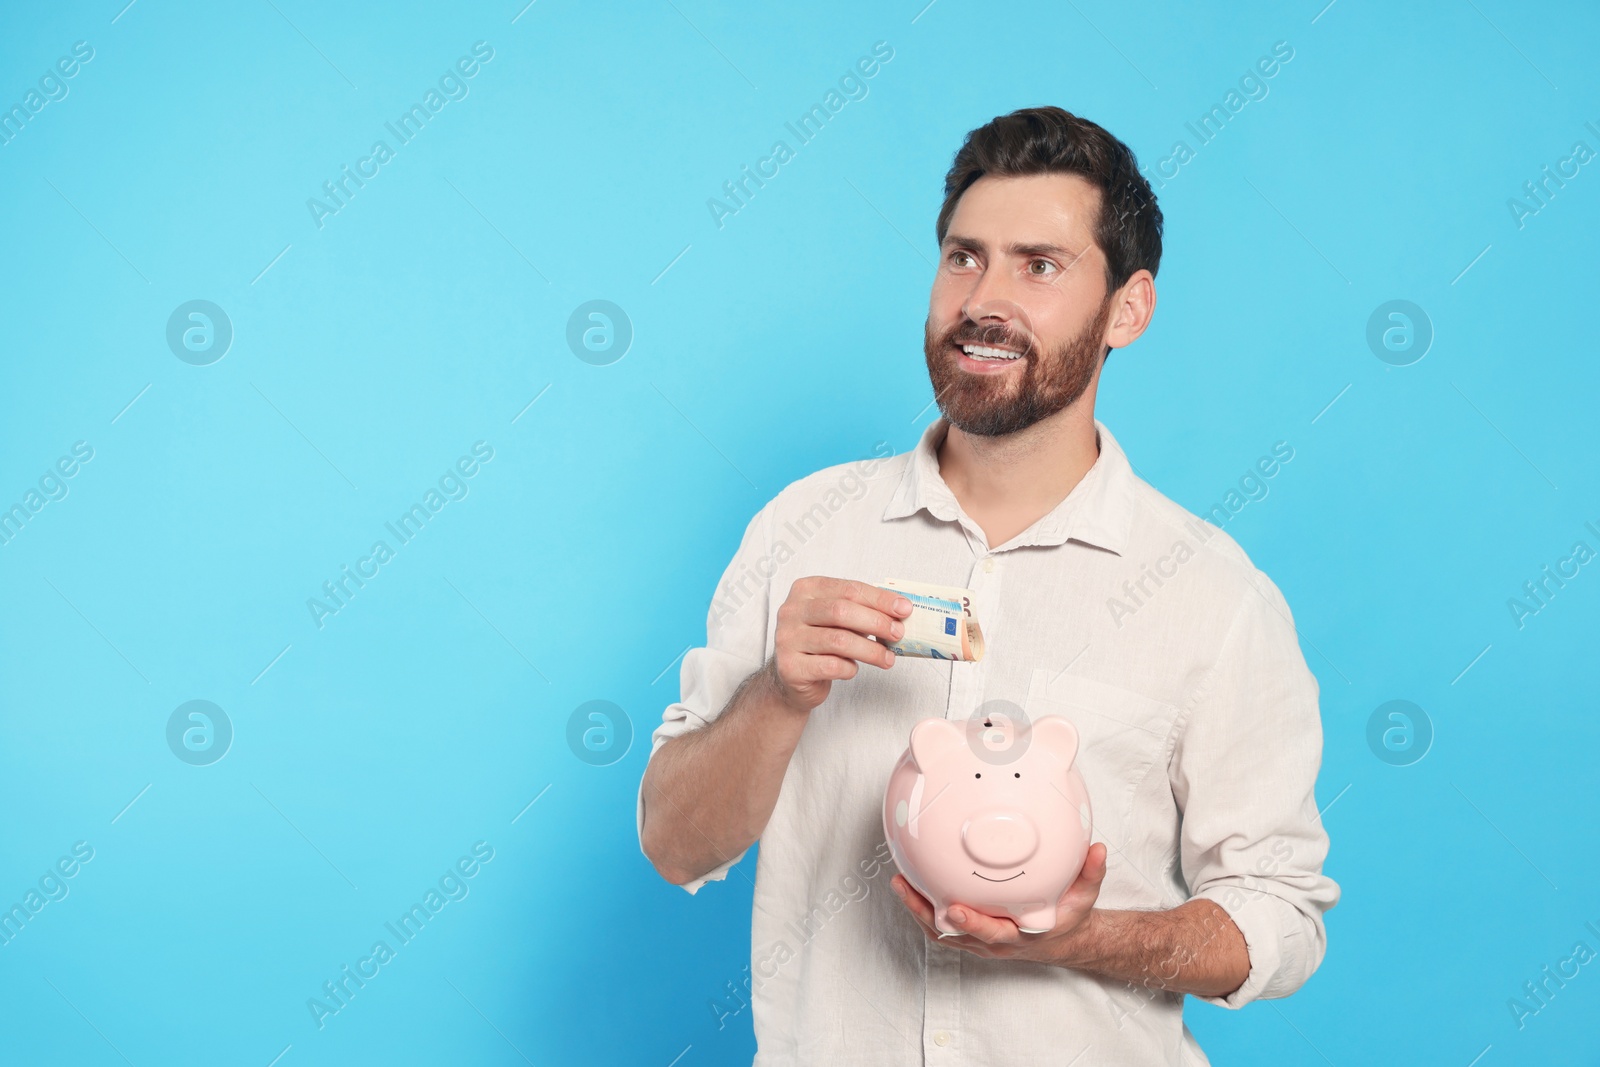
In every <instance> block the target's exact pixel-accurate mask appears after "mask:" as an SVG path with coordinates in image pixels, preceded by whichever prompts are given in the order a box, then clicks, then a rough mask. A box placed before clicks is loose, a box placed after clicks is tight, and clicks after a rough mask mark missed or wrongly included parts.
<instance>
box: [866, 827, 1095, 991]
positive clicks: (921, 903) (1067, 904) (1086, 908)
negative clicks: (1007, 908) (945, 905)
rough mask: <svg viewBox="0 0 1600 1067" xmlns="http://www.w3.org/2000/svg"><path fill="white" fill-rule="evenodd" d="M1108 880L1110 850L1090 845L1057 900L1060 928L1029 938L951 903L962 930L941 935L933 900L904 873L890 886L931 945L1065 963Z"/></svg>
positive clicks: (955, 922) (952, 915) (1007, 924)
mask: <svg viewBox="0 0 1600 1067" xmlns="http://www.w3.org/2000/svg"><path fill="white" fill-rule="evenodd" d="M1105 876H1106V846H1105V845H1103V844H1101V843H1099V842H1096V843H1095V844H1093V845H1090V846H1089V854H1088V856H1087V857H1086V858H1085V859H1084V861H1083V870H1082V871H1080V872H1079V873H1078V877H1077V879H1076V880H1074V881H1073V883H1072V884H1071V885H1069V886H1068V887H1067V889H1066V891H1065V892H1064V893H1062V894H1061V899H1060V900H1058V901H1057V902H1056V924H1055V926H1054V927H1052V928H1051V929H1049V930H1047V931H1045V932H1044V933H1042V934H1026V933H1023V932H1022V931H1021V930H1020V929H1019V928H1018V927H1017V924H1016V923H1015V922H1013V921H1011V920H1010V919H997V918H995V917H994V916H992V915H985V914H983V913H981V912H978V911H976V910H974V909H972V908H969V907H967V906H966V905H963V904H951V905H950V912H949V918H950V922H951V924H952V925H954V926H955V927H957V928H958V929H959V930H961V931H962V932H961V933H960V934H957V935H955V936H946V937H941V936H940V935H939V931H938V929H936V928H935V927H934V925H933V913H934V908H933V904H932V903H931V902H929V900H928V898H927V897H924V896H923V895H922V894H921V893H919V892H917V891H916V889H914V888H912V885H911V883H910V882H908V881H906V879H905V876H904V875H901V874H896V875H895V876H894V878H893V879H892V880H891V881H890V885H892V886H893V887H894V891H895V895H896V896H898V897H899V898H900V902H901V903H902V904H904V905H905V906H906V910H907V911H909V912H911V915H912V918H914V919H916V920H917V925H919V926H921V927H922V932H923V934H924V935H925V936H926V937H927V938H928V940H930V941H934V942H937V943H938V944H941V945H949V946H951V947H952V948H959V949H964V950H965V951H967V952H970V953H972V954H973V955H974V956H985V957H987V958H989V959H1013V960H1033V961H1035V962H1038V963H1055V964H1063V963H1065V962H1066V961H1067V960H1069V959H1071V958H1072V951H1071V946H1072V943H1073V939H1074V937H1075V936H1077V935H1078V934H1079V933H1080V931H1082V929H1083V928H1084V927H1085V926H1086V925H1087V924H1088V922H1089V917H1090V914H1091V913H1092V912H1093V911H1094V904H1095V901H1096V900H1098V899H1099V897H1100V883H1101V882H1102V881H1104V880H1105Z"/></svg>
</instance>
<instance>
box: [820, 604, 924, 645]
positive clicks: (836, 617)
mask: <svg viewBox="0 0 1600 1067" xmlns="http://www.w3.org/2000/svg"><path fill="white" fill-rule="evenodd" d="M800 621H801V622H803V623H805V624H806V625H807V626H816V627H822V628H829V627H832V628H836V629H843V630H852V631H854V632H856V633H858V634H862V635H863V636H865V635H869V634H870V635H874V636H876V637H878V638H879V639H881V640H883V641H898V640H899V639H900V638H901V637H902V636H903V635H904V634H905V632H906V628H905V624H904V623H902V622H901V621H900V620H899V619H897V618H895V617H894V616H893V615H890V614H887V613H885V612H882V611H879V610H877V609H876V608H874V607H871V606H869V605H867V604H863V603H861V602H860V601H857V600H851V599H849V598H847V597H821V598H818V599H814V600H807V601H804V602H803V603H802V604H801V610H800Z"/></svg>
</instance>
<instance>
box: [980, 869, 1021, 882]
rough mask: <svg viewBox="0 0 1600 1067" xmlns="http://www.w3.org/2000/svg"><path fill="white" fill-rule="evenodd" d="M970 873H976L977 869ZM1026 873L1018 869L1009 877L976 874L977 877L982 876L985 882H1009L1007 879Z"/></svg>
mask: <svg viewBox="0 0 1600 1067" xmlns="http://www.w3.org/2000/svg"><path fill="white" fill-rule="evenodd" d="M972 873H973V874H978V872H977V871H973V872H972ZM1027 873H1028V872H1027V871H1018V872H1017V873H1016V874H1013V875H1012V876H1011V878H990V877H989V876H988V875H985V874H978V877H979V878H982V879H983V880H984V881H985V882H1009V881H1011V880H1012V878H1021V877H1022V876H1023V875H1025V874H1027Z"/></svg>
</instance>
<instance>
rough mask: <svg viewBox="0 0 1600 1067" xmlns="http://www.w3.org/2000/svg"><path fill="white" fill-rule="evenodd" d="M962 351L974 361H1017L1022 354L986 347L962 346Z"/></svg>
mask: <svg viewBox="0 0 1600 1067" xmlns="http://www.w3.org/2000/svg"><path fill="white" fill-rule="evenodd" d="M961 351H963V352H965V353H966V354H967V355H969V356H971V357H972V358H973V359H1017V358H1018V357H1020V356H1021V355H1022V353H1021V352H1011V351H1008V350H1007V349H1004V348H989V347H987V346H985V345H962V346H961Z"/></svg>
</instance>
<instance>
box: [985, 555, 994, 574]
mask: <svg viewBox="0 0 1600 1067" xmlns="http://www.w3.org/2000/svg"><path fill="white" fill-rule="evenodd" d="M983 573H985V574H993V573H994V557H993V556H985V557H984V560H983Z"/></svg>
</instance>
